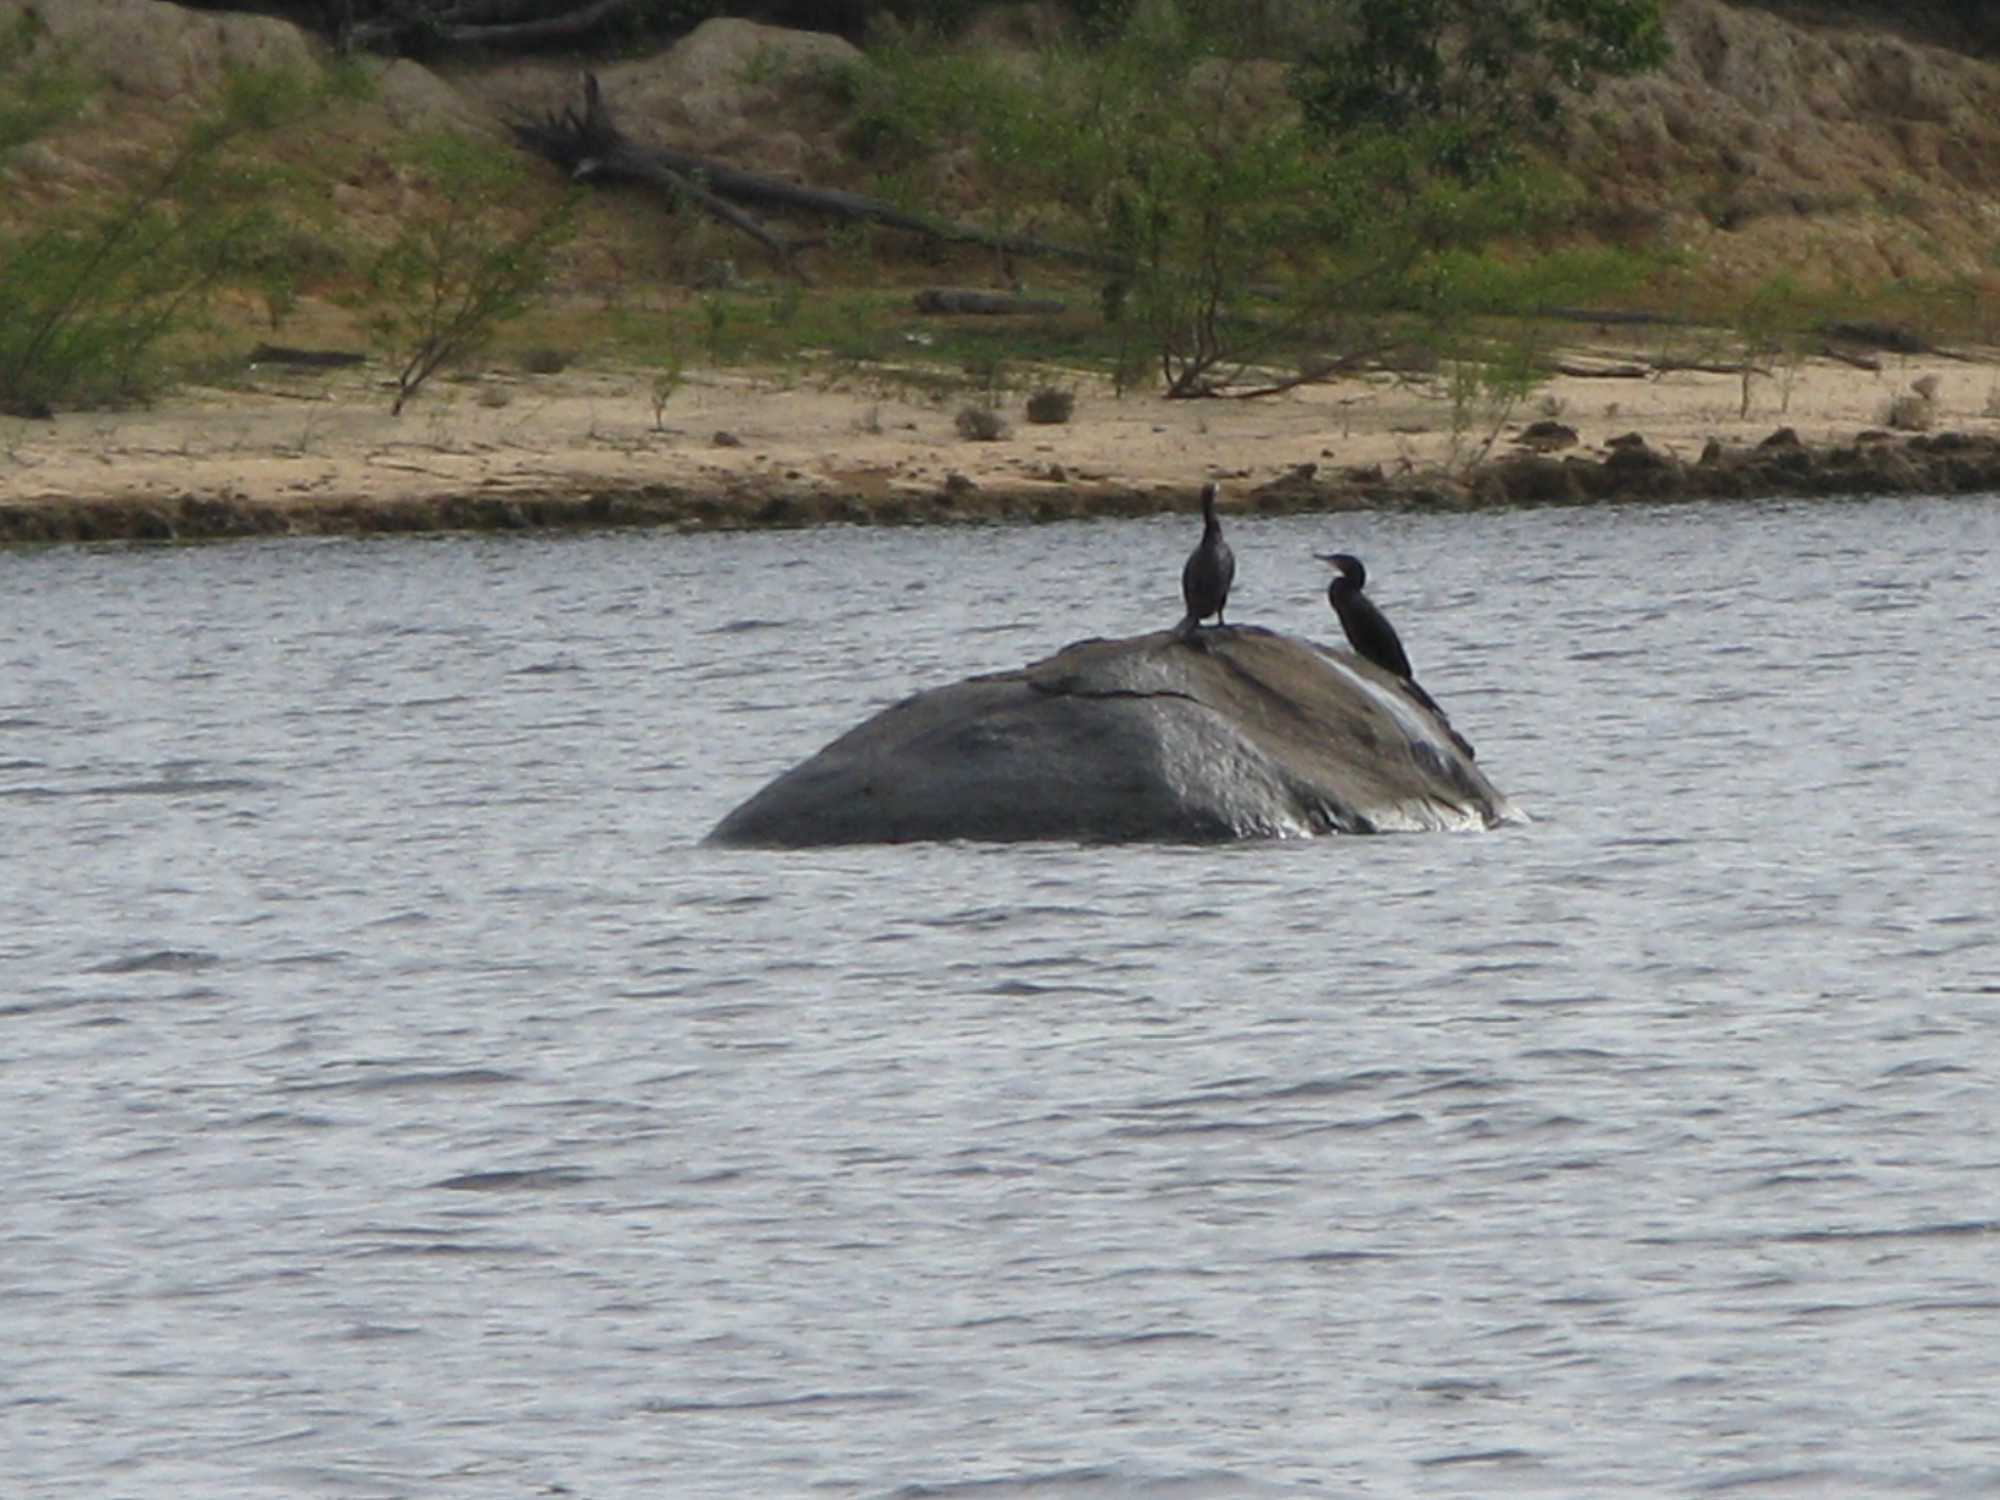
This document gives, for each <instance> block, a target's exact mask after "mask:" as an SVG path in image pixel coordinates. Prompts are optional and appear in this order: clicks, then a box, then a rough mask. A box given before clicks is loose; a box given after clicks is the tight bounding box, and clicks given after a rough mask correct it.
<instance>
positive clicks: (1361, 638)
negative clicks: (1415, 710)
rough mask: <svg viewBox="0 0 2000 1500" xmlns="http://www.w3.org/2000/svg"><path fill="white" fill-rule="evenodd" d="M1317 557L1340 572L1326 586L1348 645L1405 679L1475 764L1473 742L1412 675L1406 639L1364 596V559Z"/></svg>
mask: <svg viewBox="0 0 2000 1500" xmlns="http://www.w3.org/2000/svg"><path fill="white" fill-rule="evenodd" d="M1313 555H1314V556H1315V557H1317V558H1319V560H1320V561H1321V562H1330V563H1332V564H1333V565H1334V567H1336V568H1338V569H1339V570H1340V571H1339V572H1337V573H1335V574H1334V575H1333V582H1332V583H1329V584H1328V585H1327V586H1326V602H1327V603H1329V604H1331V605H1332V606H1333V612H1334V613H1335V614H1337V615H1339V616H1340V628H1341V629H1342V630H1344V631H1346V632H1347V643H1348V645H1350V646H1352V647H1353V648H1354V652H1355V655H1357V656H1359V657H1361V658H1363V659H1364V660H1366V661H1372V662H1373V663H1375V665H1376V666H1378V667H1380V668H1381V669H1382V670H1383V671H1385V672H1393V673H1394V674H1395V675H1396V676H1398V677H1400V678H1402V680H1403V682H1402V686H1403V691H1404V693H1406V694H1407V695H1408V696H1409V697H1410V698H1412V699H1414V700H1415V701H1416V702H1418V703H1420V704H1422V705H1423V706H1424V707H1425V708H1427V709H1429V710H1430V712H1431V713H1432V714H1433V715H1434V716H1436V718H1437V721H1438V724H1439V726H1440V727H1442V728H1443V730H1444V732H1445V733H1446V734H1448V735H1450V736H1451V742H1452V743H1453V744H1454V745H1456V746H1458V748H1459V749H1460V750H1461V751H1463V752H1464V755H1465V758H1466V759H1467V760H1471V759H1472V758H1473V756H1474V753H1475V752H1474V751H1473V748H1472V742H1471V741H1470V740H1468V739H1467V738H1466V737H1465V736H1464V735H1462V734H1460V733H1459V732H1458V731H1457V730H1456V729H1453V728H1452V727H1451V720H1450V719H1448V718H1446V717H1445V713H1444V710H1443V709H1442V708H1440V707H1438V702H1437V699H1435V698H1433V697H1432V696H1431V695H1430V694H1429V693H1427V692H1425V691H1424V690H1423V688H1422V686H1421V685H1420V684H1419V683H1418V682H1417V679H1416V675H1415V674H1414V673H1412V672H1411V671H1410V657H1409V653H1408V652H1406V651H1404V650H1403V642H1402V638H1401V637H1400V636H1398V635H1397V634H1396V627H1395V626H1393V625H1391V624H1390V623H1389V617H1388V616H1387V615H1385V614H1383V613H1382V611H1381V610H1379V609H1377V608H1376V607H1375V601H1374V600H1373V599H1370V598H1369V597H1368V596H1367V595H1366V594H1364V593H1362V592H1361V590H1362V589H1363V587H1365V586H1366V584H1367V582H1368V570H1367V569H1366V568H1364V567H1362V566H1361V559H1360V558H1358V557H1356V556H1354V554H1353V553H1351V552H1317V553H1314V554H1313Z"/></svg>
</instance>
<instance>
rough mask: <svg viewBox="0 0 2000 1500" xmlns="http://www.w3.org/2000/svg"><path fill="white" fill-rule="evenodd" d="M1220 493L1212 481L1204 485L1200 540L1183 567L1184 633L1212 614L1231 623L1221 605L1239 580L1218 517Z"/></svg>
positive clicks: (1221, 623)
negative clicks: (1217, 496)
mask: <svg viewBox="0 0 2000 1500" xmlns="http://www.w3.org/2000/svg"><path fill="white" fill-rule="evenodd" d="M1217 494H1218V491H1217V489H1216V487H1215V486H1214V485H1213V484H1205V485H1203V486H1202V487H1201V540H1200V541H1199V542H1197V543H1196V544H1195V549H1194V551H1192V552H1190V553H1189V554H1188V560H1187V564H1186V566H1184V567H1183V568H1182V569H1181V598H1182V599H1183V600H1185V601H1186V603H1187V618H1186V619H1185V620H1183V621H1181V626H1180V628H1181V633H1182V634H1183V635H1185V634H1188V633H1190V632H1191V631H1193V630H1194V628H1195V627H1196V626H1197V625H1199V624H1200V623H1201V622H1202V621H1203V620H1206V619H1207V618H1208V617H1209V616H1210V615H1214V616H1215V623H1216V624H1218V625H1223V624H1227V623H1228V622H1227V621H1225V620H1224V619H1223V618H1222V607H1223V606H1224V605H1225V604H1227V603H1228V602H1229V585H1230V584H1231V583H1233V582H1235V580H1236V554H1235V553H1233V552H1231V551H1230V550H1229V543H1227V542H1225V541H1224V540H1223V539H1222V523H1221V522H1220V521H1218V520H1217V519H1216V518H1215V500H1216V495H1217Z"/></svg>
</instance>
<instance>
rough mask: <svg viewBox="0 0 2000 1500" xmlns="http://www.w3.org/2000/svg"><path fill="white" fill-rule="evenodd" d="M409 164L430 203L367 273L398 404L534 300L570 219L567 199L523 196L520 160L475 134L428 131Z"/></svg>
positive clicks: (372, 326) (373, 321)
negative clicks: (546, 204) (544, 201)
mask: <svg viewBox="0 0 2000 1500" xmlns="http://www.w3.org/2000/svg"><path fill="white" fill-rule="evenodd" d="M409 164H410V167H411V171H412V175H413V178H414V180H415V181H416V182H417V183H419V184H420V185H421V186H422V188H423V189H424V190H425V192H426V195H427V197H428V200H429V204H430V208H429V211H428V212H426V213H425V214H423V215H422V216H421V217H420V218H419V219H418V220H417V222H415V223H413V224H410V225H408V226H406V227H405V228H404V229H403V231H402V233H400V234H399V235H397V236H396V238H395V240H394V241H393V242H391V243H390V244H389V245H388V246H387V247H386V248H385V249H383V250H382V251H381V252H380V253H378V254H377V255H376V256H375V258H374V260H373V262H372V264H371V265H370V266H369V270H368V282H367V285H368V290H367V307H368V311H369V316H368V320H367V321H368V328H369V331H370V333H371V334H372V335H373V336H374V337H375V339H376V342H377V343H378V345H379V346H380V347H381V348H382V349H383V351H384V352H385V353H386V355H387V356H388V357H389V359H390V360H391V361H392V362H393V363H394V364H395V366H396V395H395V400H394V402H393V404H392V408H391V409H392V410H393V411H394V412H396V413H397V414H400V413H401V412H402V410H403V408H404V407H405V406H406V405H407V404H408V403H409V401H410V400H411V398H412V397H414V396H415V395H416V394H417V392H418V390H420V389H421V388H422V387H423V385H424V383H425V382H426V381H428V380H429V379H430V378H431V376H433V375H435V374H436V373H437V372H438V371H439V370H440V369H442V368H443V367H444V366H446V365H448V364H453V363H456V362H459V361H462V360H465V359H469V358H471V357H472V356H474V355H476V354H478V353H479V352H480V351H481V350H483V349H484V348H485V347H486V346H487V345H488V344H489V343H491V341H492V339H493V336H494V335H495V334H496V333H498V332H499V330H500V329H501V328H503V327H504V326H505V325H506V324H508V323H509V322H512V321H513V320H514V319H516V318H518V317H520V316H521V315H522V314H523V313H525V312H527V311H528V310H529V309H530V308H531V307H532V306H533V305H534V303H535V300H536V297H537V296H538V294H539V293H540V291H541V289H542V286H543V283H544V282H545V280H546V279H547V276H548V271H549V265H550V261H551V258H552V257H553V255H554V253H555V252H556V250H557V249H559V248H560V247H561V246H562V245H563V244H564V243H565V242H566V241H567V240H568V238H569V236H570V233H571V229H572V222H573V215H572V212H571V204H570V203H569V202H568V201H567V200H565V201H563V202H560V203H558V204H556V205H555V206H554V207H552V208H534V207H523V206H521V202H520V200H521V199H522V198H524V197H526V196H527V193H528V189H527V172H526V167H525V164H524V162H523V161H522V160H521V158H520V157H519V156H518V155H516V154H514V153H510V152H505V151H503V150H501V149H500V148H498V147H495V146H493V145H490V144H488V143H486V142H483V141H479V140H475V139H473V138H472V137H469V136H463V135H454V134H438V135H431V136H426V137H424V138H422V139H421V140H419V141H417V142H416V143H415V144H414V145H413V146H412V147H411V149H410V153H409Z"/></svg>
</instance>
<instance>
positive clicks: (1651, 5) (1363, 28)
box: [1293, 0, 1667, 177]
mask: <svg viewBox="0 0 2000 1500" xmlns="http://www.w3.org/2000/svg"><path fill="white" fill-rule="evenodd" d="M1349 11H1350V20H1351V25H1350V27H1349V28H1348V29H1347V30H1346V31H1345V32H1344V33H1343V34H1342V35H1340V36H1339V37H1337V38H1336V39H1333V40H1329V41H1325V42H1321V43H1319V44H1317V45H1314V46H1312V47H1310V48H1309V49H1308V50H1307V52H1306V54H1305V56H1304V58H1303V59H1302V61H1301V62H1300V64H1299V66H1298V68H1297V70H1296V73H1295V76H1294V85H1293V86H1294V89H1295V91H1296V93H1297V95H1298V98H1299V102H1300V105H1301V106H1302V107H1303V108H1304V110H1305V113H1306V118H1307V120H1308V121H1309V122H1310V123H1311V125H1312V126H1313V128H1314V129H1315V130H1317V131H1319V132H1321V133H1322V134H1325V135H1329V136H1337V135H1342V134H1345V133H1349V132H1353V131H1357V130H1381V131H1391V132H1402V131H1407V130H1409V129H1411V128H1413V127H1416V128H1420V129H1422V130H1424V131H1426V132H1428V133H1429V135H1430V138H1431V146H1432V155H1433V158H1434V160H1435V161H1436V162H1437V163H1438V164H1439V165H1440V166H1442V167H1444V168H1446V169H1448V170H1450V171H1452V172H1455V173H1456V174H1458V175H1460V176H1463V177H1476V176H1480V175H1483V174H1485V173H1488V172H1490V171H1492V170H1494V169H1495V168H1496V167H1499V166H1501V165H1503V164H1505V163H1507V162H1510V161H1512V160H1514V159H1515V158H1517V157H1518V156H1519V154H1520V151H1521V147H1522V145H1523V144H1524V143H1525V142H1528V141H1530V140H1533V139H1534V138H1535V137H1536V136H1537V135H1539V134H1541V133H1543V132H1545V131H1546V130H1547V129H1548V128H1549V127H1550V126H1551V125H1553V124H1554V123H1555V121H1556V120H1557V119H1559V118H1560V116H1561V114H1562V110H1563V104H1564V98H1565V95H1566V93H1573V92H1582V91H1585V90H1587V89H1589V88H1590V87H1591V85H1592V84H1593V83H1594V82H1595V81H1596V80H1597V79H1598V78H1600V77H1603V76H1608V75H1617V74H1625V73H1634V72H1639V71H1643V70H1644V69H1647V68H1651V67H1656V66H1658V65H1659V64H1660V63H1661V62H1663V61H1665V60H1666V56H1667V43H1666V34H1665V30H1664V26H1663V22H1662V19H1661V14H1660V5H1659V0H1350V5H1349Z"/></svg>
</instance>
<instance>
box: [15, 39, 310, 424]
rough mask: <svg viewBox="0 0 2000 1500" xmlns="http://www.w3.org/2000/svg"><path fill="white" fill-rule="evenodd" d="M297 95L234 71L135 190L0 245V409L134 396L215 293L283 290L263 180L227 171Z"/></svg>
mask: <svg viewBox="0 0 2000 1500" xmlns="http://www.w3.org/2000/svg"><path fill="white" fill-rule="evenodd" d="M0 71H4V69H0ZM28 71H29V72H30V74H32V73H33V71H34V67H33V65H32V63H30V65H29V69H28ZM29 92H30V93H32V89H31V90H30V91H29ZM305 92H306V91H303V90H301V89H300V88H299V86H298V84H297V81H296V80H294V79H290V78H287V77H281V76H274V75H270V74H255V73H245V74H242V75H239V76H236V77H234V78H232V79H231V80H230V81H229V84H228V87H227V89H226V92H225V98H224V101H223V103H222V105H221V107H220V108H219V109H218V110H217V111H215V112H214V113H213V114H211V115H209V116H207V117H204V118H203V119H201V120H198V121H197V122H196V123H195V124H194V125H192V126H191V127H190V128H189V129H188V130H187V131H186V132H185V133H184V134H183V135H182V137H181V139H180V141H179V142H178V143H177V145H176V147H175V149H174V150H173V152H172V153H171V154H170V155H169V156H168V157H167V158H166V159H165V161H164V162H163V163H162V164H161V165H160V166H159V167H158V168H157V169H156V170H154V171H153V172H152V173H151V174H150V176H148V177H147V178H146V179H145V180H143V181H142V182H141V184H140V185H139V186H138V187H137V188H135V189H134V190H132V191H131V192H130V193H128V194H126V195H125V196H124V197H122V198H120V199H119V200H117V201H116V202H114V203H112V204H111V205H110V206H109V207H105V208H99V209H96V210H92V211H86V212H79V213H76V214H70V215H64V216H60V217H57V218H54V219H51V220H49V221H46V222H44V223H43V224H42V225H41V226H40V227H39V228H37V229H36V230H34V231H33V232H31V233H29V234H27V235H25V236H24V237H21V238H18V239H14V240H12V241H9V242H7V243H4V244H0V409H4V410H8V411H14V412H22V413H35V414H39V413H44V412H47V411H50V410H52V409H53V408H55V407H57V406H64V405H66V406H96V405H106V404H111V403H115V402H119V401H124V400H129V399H132V398H133V397H135V396H138V395H140V394H143V392H144V391H145V390H146V389H147V388H148V387H149V386H150V385H151V384H152V383H153V381H154V380H155V379H156V377H157V354H158V351H159V349H160V347H161V345H162V344H163V342H164V341H166V340H167V339H169V338H170V337H172V336H173V335H175V334H177V333H180V332H182V331H184V330H186V329H187V328H188V327H189V326H190V325H191V323H192V322H193V321H194V320H195V319H196V318H197V317H198V316H199V315H200V313H201V312H202V311H203V310H204V308H205V307H206V305H207V303H208V301H209V300H210V299H211V298H212V297H213V296H214V295H215V294H216V293H217V292H218V291H220V290H221V289H223V288H225V287H247V288H252V289H255V290H258V291H261V292H263V293H264V294H265V296H266V297H267V298H269V299H273V300H274V301H276V300H278V299H282V298H283V296H284V295H285V294H286V290H287V285H288V274H287V264H286V257H285V252H284V249H283V244H284V242H283V235H282V231H283V226H282V223H281V221H280V219H279V216H278V214H277V213H276V211H275V207H274V200H273V194H272V183H271V180H270V178H269V176H268V174H264V173H260V172H256V171H250V170H245V169H243V168H240V167H237V166H235V165H233V164H232V158H233V156H234V155H235V153H234V152H233V151H232V150H231V149H230V148H231V147H232V146H233V145H234V144H235V143H236V142H237V141H239V140H240V139H241V138H242V137H243V136H245V135H246V134H248V133H250V132H254V131H258V130H263V129H268V128H270V127H271V126H272V125H274V124H276V123H279V122H280V120H281V119H282V117H283V113H284V110H285V108H287V107H288V106H287V105H286V103H285V101H289V100H294V99H297V98H299V97H301V96H302V94H304V93H305ZM16 97H21V96H19V95H17V96H16Z"/></svg>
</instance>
